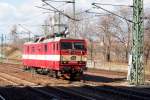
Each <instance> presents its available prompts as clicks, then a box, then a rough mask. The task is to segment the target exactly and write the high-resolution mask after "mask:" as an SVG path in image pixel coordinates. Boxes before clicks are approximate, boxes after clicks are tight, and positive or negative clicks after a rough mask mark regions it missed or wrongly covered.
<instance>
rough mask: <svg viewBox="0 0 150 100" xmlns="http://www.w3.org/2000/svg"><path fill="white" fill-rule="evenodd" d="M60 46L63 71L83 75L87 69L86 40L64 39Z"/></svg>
mask: <svg viewBox="0 0 150 100" xmlns="http://www.w3.org/2000/svg"><path fill="white" fill-rule="evenodd" d="M60 48H61V50H60V54H61V56H60V66H61V68H62V70H63V73H69V74H70V75H74V76H81V75H82V74H83V70H85V69H86V61H87V49H86V42H85V41H84V40H63V41H61V43H60Z"/></svg>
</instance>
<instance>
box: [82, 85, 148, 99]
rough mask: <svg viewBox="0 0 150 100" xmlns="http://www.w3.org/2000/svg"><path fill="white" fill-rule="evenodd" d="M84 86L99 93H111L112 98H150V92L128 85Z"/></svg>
mask: <svg viewBox="0 0 150 100" xmlns="http://www.w3.org/2000/svg"><path fill="white" fill-rule="evenodd" d="M84 88H86V89H87V88H88V89H90V90H93V91H95V92H97V93H99V94H103V93H105V94H109V98H111V97H112V99H111V100H150V93H147V92H141V91H136V90H132V89H129V88H126V87H114V86H110V85H104V86H97V87H93V86H90V85H85V86H84ZM105 94H104V95H105ZM114 95H116V96H114ZM105 96H106V95H105ZM108 100H109V99H108Z"/></svg>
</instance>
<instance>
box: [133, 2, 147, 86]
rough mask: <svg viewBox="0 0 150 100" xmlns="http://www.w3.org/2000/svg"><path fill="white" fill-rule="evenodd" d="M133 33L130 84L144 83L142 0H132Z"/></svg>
mask: <svg viewBox="0 0 150 100" xmlns="http://www.w3.org/2000/svg"><path fill="white" fill-rule="evenodd" d="M133 22H134V24H133V33H132V40H133V41H132V42H133V43H132V68H131V74H130V84H134V85H142V84H144V81H145V80H144V65H143V63H144V62H143V40H144V22H143V0H133Z"/></svg>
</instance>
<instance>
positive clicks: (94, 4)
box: [92, 3, 134, 23]
mask: <svg viewBox="0 0 150 100" xmlns="http://www.w3.org/2000/svg"><path fill="white" fill-rule="evenodd" d="M92 5H93V6H95V7H97V8H99V9H101V10H103V11H106V12H108V13H110V14H112V15H115V16H117V17H119V18H121V19H124V20H126V21H128V22H131V23H134V22H133V21H132V20H129V19H127V18H126V17H123V16H121V15H118V14H116V13H114V12H111V11H109V10H107V9H104V8H103V7H101V6H98V5H96V3H92Z"/></svg>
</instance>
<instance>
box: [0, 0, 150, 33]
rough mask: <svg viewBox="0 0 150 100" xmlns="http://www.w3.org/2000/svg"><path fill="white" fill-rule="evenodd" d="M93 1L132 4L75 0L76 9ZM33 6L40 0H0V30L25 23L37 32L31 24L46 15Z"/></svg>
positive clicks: (115, 0) (127, 0) (147, 0)
mask: <svg viewBox="0 0 150 100" xmlns="http://www.w3.org/2000/svg"><path fill="white" fill-rule="evenodd" d="M93 1H94V2H100V3H109V4H110V3H111V4H127V5H132V0H76V4H77V5H76V6H77V9H87V8H90V7H91V3H92V2H93ZM144 4H145V5H144V6H145V7H148V6H150V0H144ZM68 5H71V4H68ZM35 6H42V2H41V0H0V32H1V33H8V32H9V31H10V29H11V27H12V25H14V24H16V25H18V24H26V25H27V26H25V27H27V28H28V29H30V30H31V31H33V32H39V27H37V26H33V25H42V24H43V20H44V19H45V18H46V17H47V16H48V15H47V14H42V12H43V10H41V9H38V8H36V7H35ZM106 9H109V10H111V9H112V7H110V6H107V7H106ZM30 25H31V26H30ZM1 33H0V34H1Z"/></svg>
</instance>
